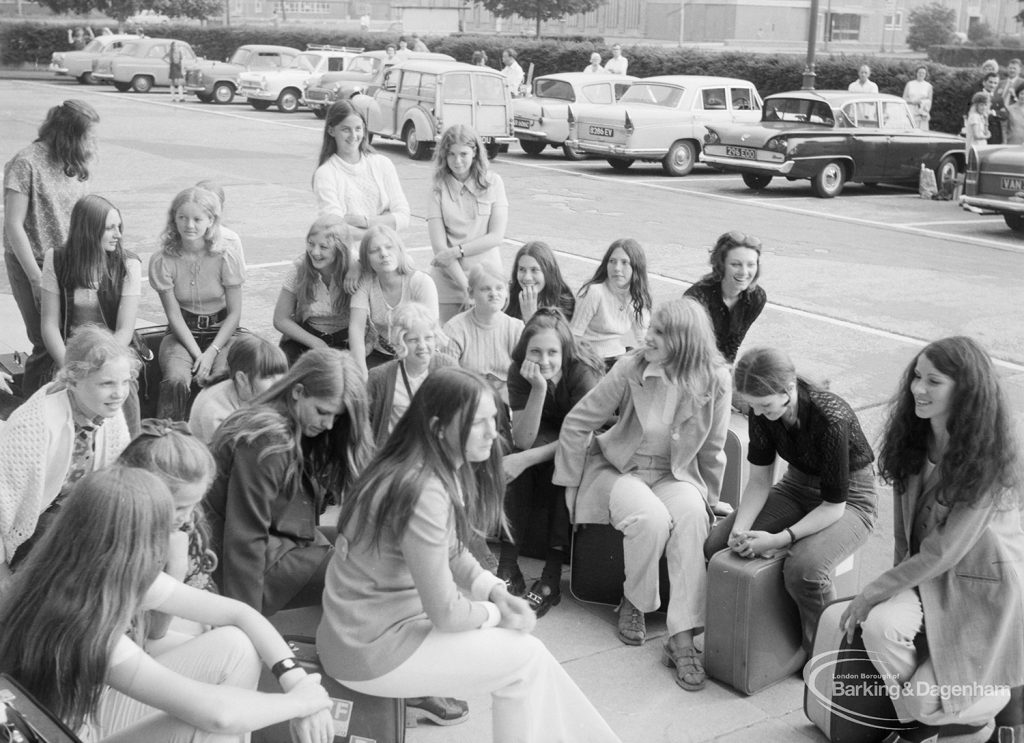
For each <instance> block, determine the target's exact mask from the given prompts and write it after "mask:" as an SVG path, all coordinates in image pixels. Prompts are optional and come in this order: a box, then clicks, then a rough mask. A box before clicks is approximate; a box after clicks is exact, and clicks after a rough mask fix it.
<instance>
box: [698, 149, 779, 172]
mask: <svg viewBox="0 0 1024 743" xmlns="http://www.w3.org/2000/svg"><path fill="white" fill-rule="evenodd" d="M701 159H702V160H703V162H704V163H705V164H706V165H712V166H714V167H716V168H722V169H723V170H730V171H733V172H736V173H763V174H764V175H789V173H790V171H792V170H793V167H794V166H795V165H796V160H787V161H786V162H783V163H767V162H764V161H762V160H743V159H741V158H738V157H723V156H722V155H709V154H707V153H706V152H705V153H704V155H703V157H702V158H701Z"/></svg>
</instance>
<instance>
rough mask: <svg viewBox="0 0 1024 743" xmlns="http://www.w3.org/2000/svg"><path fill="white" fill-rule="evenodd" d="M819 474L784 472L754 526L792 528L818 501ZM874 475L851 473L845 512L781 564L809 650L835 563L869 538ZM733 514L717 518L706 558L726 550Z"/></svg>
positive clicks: (832, 595) (829, 590)
mask: <svg viewBox="0 0 1024 743" xmlns="http://www.w3.org/2000/svg"><path fill="white" fill-rule="evenodd" d="M821 502H822V500H821V491H820V489H819V478H817V477H814V476H812V475H807V474H805V473H803V472H801V471H799V470H798V469H796V468H795V467H790V468H789V469H787V470H786V474H785V475H783V477H782V480H781V481H779V482H777V483H776V484H775V485H773V486H772V488H771V490H770V491H769V493H768V499H767V500H766V501H765V504H764V506H763V507H762V508H761V512H760V513H759V514H758V515H757V518H755V519H754V523H753V525H752V526H751V529H752V530H758V531H767V532H771V533H773V534H776V533H778V532H780V531H782V530H783V529H785V528H786V527H787V526H792V525H793V524H795V523H796V522H797V521H799V520H800V519H802V518H803V517H804V516H806V515H807V514H808V513H810V512H811V511H813V510H814V509H815V508H817V507H818V506H819V505H820V504H821ZM876 515H877V514H876V494H875V476H874V472H873V471H872V469H871V467H865V468H864V469H861V470H858V471H856V472H851V473H850V489H849V494H848V496H847V502H846V510H844V511H843V515H842V516H841V517H840V518H839V520H838V521H836V522H835V523H833V524H830V525H829V526H827V527H825V528H824V529H822V530H821V531H819V532H817V533H816V534H811V535H809V536H806V537H804V538H803V539H801V540H799V541H798V542H796V543H795V544H794V545H793V546H792V547H790V548H789V556H788V557H786V562H785V565H784V566H783V577H784V579H785V582H786V590H787V591H788V592H789V595H790V596H792V597H793V600H794V601H795V602H796V604H797V607H799V609H800V623H801V624H802V625H803V638H804V639H803V644H804V648H805V649H806V650H807V651H808V652H810V649H811V645H812V642H813V639H814V631H815V629H816V628H817V626H818V617H820V616H821V612H822V611H824V609H825V607H826V606H827V605H828V603H829V602H830V601H833V600H834V599H835V598H836V595H835V589H834V588H833V587H832V573H833V571H834V570H835V567H836V566H837V565H838V564H839V563H841V562H842V561H843V560H845V559H846V558H847V557H849V556H850V555H852V554H853V553H854V552H856V551H857V549H858V548H859V547H860V546H861V545H862V544H864V542H866V541H867V538H868V535H869V534H870V533H871V530H872V529H873V528H874V525H875V517H876ZM735 520H736V514H732V515H731V516H729V517H728V518H726V519H724V520H722V521H720V522H718V523H717V524H716V525H715V527H714V528H713V529H712V530H711V536H709V537H708V539H707V542H705V543H704V556H705V558H706V559H711V556H712V555H714V554H715V553H716V552H718V551H719V550H723V549H725V548H727V547H728V546H729V545H728V541H729V534H730V533H731V532H732V525H733V522H734V521H735Z"/></svg>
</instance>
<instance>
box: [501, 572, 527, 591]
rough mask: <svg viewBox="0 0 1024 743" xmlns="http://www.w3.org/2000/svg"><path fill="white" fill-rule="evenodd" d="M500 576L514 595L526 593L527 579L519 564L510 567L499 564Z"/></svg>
mask: <svg viewBox="0 0 1024 743" xmlns="http://www.w3.org/2000/svg"><path fill="white" fill-rule="evenodd" d="M498 577H499V578H501V579H502V580H503V581H505V587H506V588H507V589H508V592H509V593H511V594H512V595H513V596H522V595H523V594H524V593H526V579H525V578H523V574H522V572H521V571H520V570H519V566H518V565H513V566H512V567H510V568H507V567H502V566H501V565H499V566H498Z"/></svg>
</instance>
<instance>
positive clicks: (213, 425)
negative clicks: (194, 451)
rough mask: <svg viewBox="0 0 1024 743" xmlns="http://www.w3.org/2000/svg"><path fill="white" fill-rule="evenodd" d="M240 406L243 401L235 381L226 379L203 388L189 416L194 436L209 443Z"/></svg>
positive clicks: (189, 424) (189, 425)
mask: <svg viewBox="0 0 1024 743" xmlns="http://www.w3.org/2000/svg"><path fill="white" fill-rule="evenodd" d="M240 407H242V401H241V400H239V399H238V392H237V391H236V390H235V383H234V382H233V381H231V380H230V379H225V380H224V381H222V382H218V383H217V384H215V385H212V386H211V387H205V388H203V389H202V390H200V392H199V394H198V395H196V401H195V402H194V403H192V413H191V414H190V415H189V418H188V427H189V428H191V429H192V435H193V436H195V437H196V438H197V439H199V440H200V441H202V442H203V443H204V444H209V443H210V442H211V441H213V434H214V433H216V432H217V429H218V428H219V427H220V424H221V423H223V422H224V419H225V418H227V417H228V416H229V415H231V414H232V413H234V412H235V411H236V410H238V409H239V408H240Z"/></svg>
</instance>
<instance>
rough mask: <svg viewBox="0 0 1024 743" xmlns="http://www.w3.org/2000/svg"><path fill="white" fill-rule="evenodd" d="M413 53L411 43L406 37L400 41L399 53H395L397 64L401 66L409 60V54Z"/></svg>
mask: <svg viewBox="0 0 1024 743" xmlns="http://www.w3.org/2000/svg"><path fill="white" fill-rule="evenodd" d="M411 51H412V49H410V48H409V42H408V41H406V40H405V37H402V38H401V39H399V40H398V51H397V52H395V60H396V62H397V64H401V63H402V62H404V61H405V60H407V59H409V52H411Z"/></svg>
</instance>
